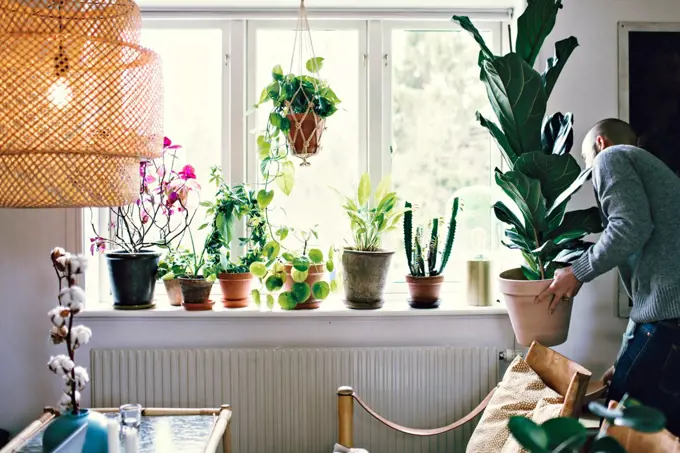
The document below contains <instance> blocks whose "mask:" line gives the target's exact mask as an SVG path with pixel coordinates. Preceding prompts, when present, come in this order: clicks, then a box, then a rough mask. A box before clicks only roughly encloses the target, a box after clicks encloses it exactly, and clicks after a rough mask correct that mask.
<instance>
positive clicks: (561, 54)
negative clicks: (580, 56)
mask: <svg viewBox="0 0 680 453" xmlns="http://www.w3.org/2000/svg"><path fill="white" fill-rule="evenodd" d="M577 47H578V40H577V39H576V38H574V37H573V36H572V37H570V38H567V39H563V40H561V41H558V42H557V43H555V56H554V57H551V58H548V62H547V65H546V70H545V71H544V72H543V75H542V76H541V78H542V79H543V86H544V87H545V92H546V93H547V95H548V96H550V93H552V90H553V88H555V83H557V79H558V78H559V76H560V73H561V72H562V69H564V65H565V64H567V60H568V59H569V57H570V56H571V54H572V52H574V50H575V49H576V48H577Z"/></svg>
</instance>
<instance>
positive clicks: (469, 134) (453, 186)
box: [392, 30, 496, 281]
mask: <svg viewBox="0 0 680 453" xmlns="http://www.w3.org/2000/svg"><path fill="white" fill-rule="evenodd" d="M482 36H483V37H484V38H485V39H486V41H487V42H488V43H491V42H492V39H491V38H492V36H491V32H489V31H486V32H485V31H482ZM478 54H479V46H478V45H477V44H476V43H475V42H474V40H473V39H471V38H470V36H469V35H468V34H467V33H466V32H463V31H459V30H393V31H392V140H393V141H392V143H393V146H394V149H393V154H392V176H393V178H394V183H395V187H396V190H397V192H398V193H399V195H400V196H401V197H402V199H403V200H407V201H410V202H411V203H413V205H414V206H416V207H417V212H416V213H415V215H414V220H415V223H418V224H423V225H424V226H425V227H426V228H427V223H428V222H429V221H430V220H431V219H432V218H434V217H439V216H445V221H447V220H448V217H447V216H448V213H449V212H450V206H451V201H452V196H453V194H454V193H455V192H456V191H458V190H460V189H462V188H466V187H471V186H476V187H478V189H475V190H472V191H471V192H472V193H468V197H467V198H469V200H468V201H469V202H470V203H472V204H475V203H480V200H479V199H480V197H481V203H482V205H485V204H486V203H488V200H490V193H489V186H490V184H489V183H490V175H491V170H492V164H491V152H490V151H491V148H490V145H491V144H490V140H489V137H488V133H487V132H486V131H485V130H484V129H482V128H481V127H480V126H479V124H478V123H477V122H476V121H475V112H476V111H477V110H485V109H486V108H487V106H488V100H487V97H486V90H485V88H484V85H483V84H482V83H481V82H480V81H479V67H478V65H477V56H478ZM493 152H496V151H495V149H494V150H493ZM470 195H474V200H473V198H471V197H470ZM462 220H464V219H462ZM474 223H475V224H476V226H479V227H481V228H482V229H483V232H484V233H481V232H479V231H478V232H476V234H475V237H479V238H481V239H478V242H479V241H486V242H487V243H488V242H489V240H490V238H491V233H492V231H491V211H490V209H486V210H485V209H484V207H482V215H481V218H480V216H479V215H477V216H476V218H475V220H474ZM461 227H463V225H460V224H459V231H458V234H457V241H456V245H457V247H456V249H457V250H455V251H454V253H453V256H452V260H451V261H450V262H449V265H448V267H447V269H446V272H445V275H446V276H447V280H460V279H461V278H462V276H463V275H464V274H463V270H464V268H463V267H462V266H463V264H464V260H463V259H461V254H463V255H464V254H466V253H468V252H467V251H466V252H464V253H462V252H461V250H460V246H461V244H462V243H470V242H471V241H470V239H469V238H465V239H463V236H464V235H465V234H466V233H467V232H466V231H462V230H465V229H466V228H461ZM425 237H429V230H428V231H427V233H426V234H425ZM394 248H395V250H397V254H396V256H395V260H394V261H393V265H392V281H403V278H404V275H405V274H406V273H407V272H408V271H407V264H406V259H405V257H404V245H403V240H401V239H398V240H396V239H395V242H394Z"/></svg>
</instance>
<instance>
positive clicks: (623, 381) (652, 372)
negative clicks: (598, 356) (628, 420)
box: [609, 322, 680, 436]
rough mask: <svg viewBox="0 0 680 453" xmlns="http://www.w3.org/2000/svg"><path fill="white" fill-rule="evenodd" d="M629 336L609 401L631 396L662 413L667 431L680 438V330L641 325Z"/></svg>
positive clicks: (675, 324) (613, 381) (663, 325)
mask: <svg viewBox="0 0 680 453" xmlns="http://www.w3.org/2000/svg"><path fill="white" fill-rule="evenodd" d="M626 334H627V335H626V336H624V344H623V352H622V354H621V356H620V357H619V359H618V361H617V363H616V372H615V373H614V378H613V379H612V382H611V385H610V387H609V399H610V400H614V401H621V398H622V397H623V395H625V394H626V393H627V394H629V395H630V396H631V397H632V398H635V399H637V400H639V401H640V402H642V404H644V405H647V406H650V407H654V408H656V409H658V410H660V411H662V412H663V413H664V414H665V415H666V418H667V423H666V427H667V429H668V430H669V431H670V432H672V433H673V434H675V435H676V436H680V327H679V326H678V325H677V322H676V323H674V324H673V323H668V324H666V323H651V324H638V325H636V326H635V327H634V329H629V331H628V332H626Z"/></svg>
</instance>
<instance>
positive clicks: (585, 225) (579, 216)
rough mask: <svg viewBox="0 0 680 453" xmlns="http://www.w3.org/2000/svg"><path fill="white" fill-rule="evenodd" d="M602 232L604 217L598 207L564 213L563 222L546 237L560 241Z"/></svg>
mask: <svg viewBox="0 0 680 453" xmlns="http://www.w3.org/2000/svg"><path fill="white" fill-rule="evenodd" d="M600 232H602V217H601V216H600V210H599V209H598V208H597V207H592V208H589V209H583V210H580V211H570V212H567V213H566V214H565V215H564V219H563V220H562V223H561V224H560V225H559V226H558V227H557V228H555V229H553V230H552V231H550V232H548V235H547V236H546V239H552V240H554V241H555V242H556V243H560V242H562V241H565V240H569V239H577V238H582V237H583V236H585V235H586V234H593V233H600Z"/></svg>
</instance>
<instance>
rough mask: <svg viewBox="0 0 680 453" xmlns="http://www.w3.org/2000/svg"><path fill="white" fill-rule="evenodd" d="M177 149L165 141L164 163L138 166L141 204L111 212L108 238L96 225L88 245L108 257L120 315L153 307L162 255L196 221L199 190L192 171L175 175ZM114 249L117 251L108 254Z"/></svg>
mask: <svg viewBox="0 0 680 453" xmlns="http://www.w3.org/2000/svg"><path fill="white" fill-rule="evenodd" d="M179 148H180V146H179V145H173V144H172V141H171V140H170V139H168V138H167V137H166V138H165V142H164V146H163V155H162V157H160V158H159V159H155V160H152V161H142V162H141V163H140V170H139V172H140V190H139V199H138V200H137V201H136V202H135V203H132V204H130V205H127V206H123V207H118V208H111V209H110V224H109V227H110V228H109V231H110V232H111V234H110V235H109V236H108V237H106V236H103V235H101V234H99V233H98V232H97V228H96V227H95V225H94V224H92V229H93V231H94V233H95V236H94V237H92V238H91V239H90V242H91V252H92V253H94V251H95V250H97V251H99V252H102V253H105V254H106V261H107V264H108V269H109V280H110V283H111V293H112V294H113V300H114V308H116V309H125V310H135V309H146V308H152V307H154V306H155V303H154V302H153V298H154V291H155V287H156V279H157V273H158V261H159V258H160V256H161V253H160V252H159V251H158V250H159V249H166V250H173V249H175V248H176V247H177V246H178V244H180V243H181V241H182V238H183V237H184V235H185V234H186V232H187V231H189V227H190V226H191V222H192V221H193V219H194V217H195V215H196V212H197V209H196V208H193V209H192V208H191V207H190V203H189V201H190V200H189V198H190V196H191V195H192V194H194V193H196V192H198V191H199V190H200V186H199V184H198V182H197V181H196V174H195V171H194V168H193V167H192V166H191V165H185V166H184V167H183V168H182V169H181V170H179V171H177V170H175V168H174V166H175V163H176V161H177V155H176V151H177V150H178V149H179ZM107 223H108V222H107ZM111 247H112V248H114V250H112V251H109V252H107V250H108V249H109V248H111Z"/></svg>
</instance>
